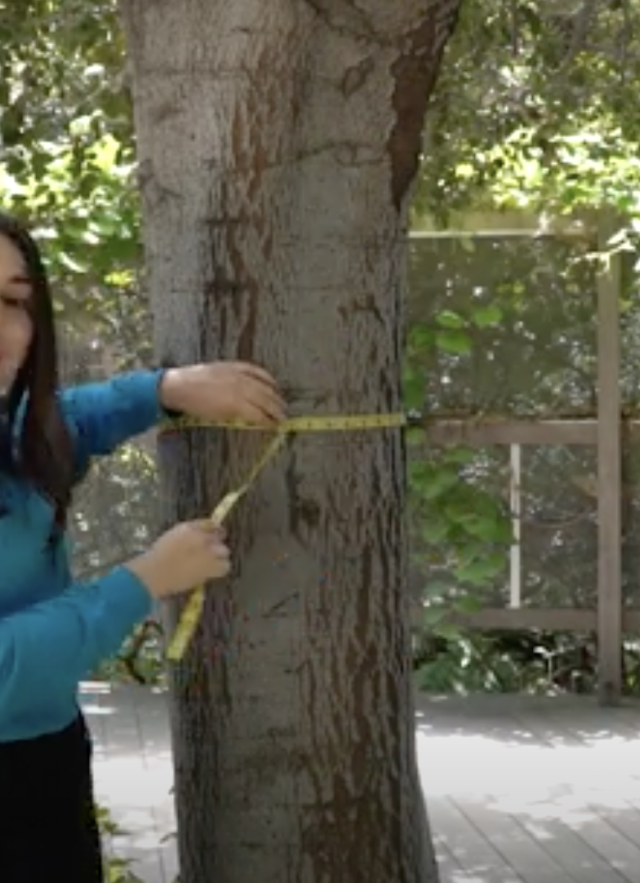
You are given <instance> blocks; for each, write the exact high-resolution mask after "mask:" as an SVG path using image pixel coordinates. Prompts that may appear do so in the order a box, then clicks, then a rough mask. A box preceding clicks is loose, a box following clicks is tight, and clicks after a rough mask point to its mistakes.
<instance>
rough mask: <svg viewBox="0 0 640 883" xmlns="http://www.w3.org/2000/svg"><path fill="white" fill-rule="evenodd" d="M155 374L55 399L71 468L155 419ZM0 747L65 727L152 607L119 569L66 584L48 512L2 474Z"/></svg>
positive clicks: (158, 410) (62, 553)
mask: <svg viewBox="0 0 640 883" xmlns="http://www.w3.org/2000/svg"><path fill="white" fill-rule="evenodd" d="M161 376H162V372H161V371H135V372H131V373H129V374H122V375H119V376H116V377H114V378H113V379H112V380H109V381H106V382H104V383H91V384H86V385H83V386H78V387H73V388H70V389H68V390H64V391H62V392H61V394H60V397H61V404H62V410H63V413H64V416H65V419H66V421H67V424H68V426H69V429H70V432H71V436H72V439H73V441H74V445H75V453H76V457H77V462H78V468H79V470H81V471H83V470H84V469H86V467H87V466H88V464H89V462H90V459H91V458H92V457H95V456H100V455H107V454H110V453H111V452H112V451H114V450H115V449H116V448H117V447H118V445H120V444H121V443H123V442H125V441H126V440H127V439H129V438H131V437H133V436H136V435H138V434H140V433H142V432H144V431H145V430H147V429H149V428H150V427H152V426H153V425H155V424H156V423H157V422H158V421H159V419H160V417H161V416H162V415H163V410H162V407H161V403H160V396H159V384H160V379H161ZM0 500H1V501H2V505H3V510H4V514H3V515H2V517H0V742H11V741H15V740H19V739H30V738H33V737H36V736H40V735H43V734H46V733H53V732H56V731H58V730H61V729H63V728H64V727H65V726H67V725H68V724H70V723H71V722H72V720H73V719H74V717H75V716H76V715H77V713H78V706H77V691H78V686H79V682H80V680H81V679H82V678H83V677H86V676H87V674H88V673H89V672H90V671H91V670H93V669H95V667H96V666H97V665H98V664H99V663H100V662H101V661H102V660H104V659H105V658H107V657H109V656H111V655H112V654H113V653H115V652H117V650H118V649H119V648H120V646H121V644H122V642H123V641H124V639H125V638H126V637H127V635H128V634H129V632H130V630H131V629H132V628H133V627H134V626H135V625H136V623H138V622H139V621H141V620H142V619H144V617H145V616H147V615H148V613H149V611H150V607H151V599H150V597H149V594H148V592H147V591H146V589H145V587H144V586H143V585H142V583H141V582H140V581H139V580H138V578H137V577H136V576H134V574H133V573H132V572H131V571H129V570H127V569H126V568H124V567H117V568H115V569H114V570H112V571H111V572H110V573H108V574H107V575H106V576H104V577H103V578H101V579H95V580H92V581H90V582H86V583H73V581H72V579H71V575H70V574H71V572H70V567H69V561H68V558H67V552H66V549H65V544H64V543H59V544H58V546H57V548H56V550H55V555H54V554H52V550H51V544H50V542H49V538H50V535H51V528H52V525H53V510H52V507H51V506H50V505H49V503H48V502H47V501H46V500H44V499H43V498H42V497H41V496H40V495H39V494H37V493H36V492H35V491H34V490H33V488H32V487H30V486H29V485H28V484H26V483H25V482H24V481H22V480H18V479H16V478H15V477H12V476H9V475H3V474H0Z"/></svg>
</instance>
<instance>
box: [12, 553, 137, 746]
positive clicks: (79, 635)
mask: <svg viewBox="0 0 640 883" xmlns="http://www.w3.org/2000/svg"><path fill="white" fill-rule="evenodd" d="M150 607H151V596H150V594H149V592H148V591H147V589H146V588H145V585H144V584H143V582H142V581H141V579H140V578H139V577H138V576H136V575H135V574H134V573H133V572H132V571H131V570H129V569H128V568H127V567H118V568H116V569H115V570H113V571H112V572H111V573H109V574H108V575H107V576H105V577H104V578H103V579H99V580H96V581H95V582H92V583H90V584H89V585H87V584H82V585H80V584H77V585H73V586H71V587H70V588H69V589H68V590H67V591H66V592H64V594H62V595H60V596H58V597H57V598H53V599H51V600H49V601H43V602H41V603H40V604H35V605H33V606H32V607H29V608H27V609H25V610H23V611H20V612H19V613H15V614H12V615H11V616H7V617H6V618H4V619H1V620H0V739H1V737H2V724H3V721H6V720H13V719H15V718H16V717H22V716H23V715H29V714H30V713H31V714H33V712H34V710H36V713H37V709H38V708H39V707H46V706H47V705H48V704H50V702H51V700H52V697H55V696H59V695H60V694H61V693H62V694H67V693H68V692H69V691H73V690H75V689H77V685H78V682H79V681H80V680H81V679H82V678H83V677H86V675H87V674H88V673H89V672H90V671H92V670H93V669H94V668H95V667H96V666H97V665H98V664H99V663H100V662H102V661H103V660H104V659H105V658H107V657H109V656H110V655H112V654H113V653H116V652H117V651H118V650H119V648H120V646H121V645H122V643H123V641H124V640H125V638H126V637H127V635H128V634H129V633H130V631H131V629H132V628H133V626H134V625H136V623H138V622H140V621H141V620H142V619H144V617H145V616H147V615H148V613H149V611H150Z"/></svg>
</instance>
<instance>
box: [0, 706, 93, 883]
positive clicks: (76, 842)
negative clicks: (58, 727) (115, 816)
mask: <svg viewBox="0 0 640 883" xmlns="http://www.w3.org/2000/svg"><path fill="white" fill-rule="evenodd" d="M0 881H1V883H52V881H55V883H103V868H102V855H101V849H100V837H99V834H98V827H97V823H96V818H95V812H94V803H93V779H92V774H91V738H90V736H89V733H88V731H87V727H86V724H85V721H84V718H83V717H82V715H79V716H78V718H77V719H76V720H75V721H74V722H73V723H72V724H71V726H69V727H67V728H66V729H64V730H62V731H60V732H59V733H52V734H51V735H47V736H40V737H39V738H37V739H27V740H24V741H20V742H7V743H3V744H0Z"/></svg>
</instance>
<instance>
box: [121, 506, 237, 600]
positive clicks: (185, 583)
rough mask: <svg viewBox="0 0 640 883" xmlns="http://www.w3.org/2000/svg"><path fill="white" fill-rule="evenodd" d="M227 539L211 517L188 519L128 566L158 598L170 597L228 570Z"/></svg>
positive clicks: (229, 564) (217, 576) (220, 576)
mask: <svg viewBox="0 0 640 883" xmlns="http://www.w3.org/2000/svg"><path fill="white" fill-rule="evenodd" d="M224 539H225V534H224V531H223V529H222V528H220V527H218V526H217V525H215V524H214V523H213V522H212V521H211V520H206V521H204V520H201V521H186V522H183V523H181V524H177V525H176V526H175V527H172V528H171V529H170V530H168V531H167V532H166V533H164V534H163V535H162V536H161V537H160V538H159V539H158V540H156V542H155V543H154V544H153V545H152V546H151V548H150V549H149V551H148V552H145V553H144V554H143V555H140V556H138V557H137V558H134V559H133V560H132V561H129V562H128V563H127V564H126V565H125V566H126V567H127V568H128V569H129V570H131V571H132V572H133V573H134V574H135V575H136V576H137V577H138V579H140V580H141V581H142V582H143V583H144V585H145V586H146V587H147V589H148V590H149V593H150V594H151V595H153V596H154V597H155V598H168V597H170V596H171V595H177V594H180V593H181V592H187V591H189V590H190V589H194V588H195V587H196V586H199V585H201V584H202V583H204V582H207V580H210V579H220V578H222V577H224V576H226V575H227V574H228V573H229V570H230V569H231V556H230V553H229V548H228V547H227V545H226V544H225V542H224Z"/></svg>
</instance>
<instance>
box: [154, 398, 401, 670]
mask: <svg viewBox="0 0 640 883" xmlns="http://www.w3.org/2000/svg"><path fill="white" fill-rule="evenodd" d="M416 417H417V415H412V414H404V413H398V414H361V415H358V414H354V415H348V416H344V417H341V416H333V417H332V416H327V417H321V416H318V417H292V418H291V419H289V420H285V421H284V422H283V423H281V424H280V425H279V426H278V428H277V429H275V430H265V428H264V427H261V426H255V425H253V424H248V423H238V422H234V423H205V422H203V421H199V420H194V419H191V418H188V417H184V418H179V419H177V420H172V421H171V422H170V423H168V424H165V426H164V427H163V431H165V432H171V431H172V430H179V429H198V428H204V427H216V428H221V429H239V430H260V431H262V432H270V433H273V432H275V433H276V435H275V437H274V438H273V439H272V440H271V442H270V443H269V445H268V446H267V447H266V449H265V450H264V451H263V453H262V454H261V455H260V457H258V459H257V460H256V462H255V463H254V465H253V466H252V468H251V469H250V471H249V475H248V476H247V478H246V479H245V481H244V482H243V483H242V484H241V485H240V487H238V488H236V490H234V491H230V492H229V493H228V494H227V495H226V496H225V497H223V498H222V500H221V501H220V502H219V503H218V505H217V506H216V508H215V509H214V510H213V512H212V514H211V520H212V521H214V522H215V523H216V524H220V525H221V524H222V523H223V522H224V520H225V519H226V518H227V516H228V515H229V513H230V512H231V510H232V509H233V507H234V506H235V505H236V503H237V502H238V501H239V500H240V499H241V498H242V497H243V496H244V495H245V494H246V493H247V491H249V489H250V488H251V486H252V485H253V483H254V481H255V480H256V478H257V477H258V476H259V475H260V473H261V472H262V470H263V469H264V467H265V466H266V465H267V463H268V462H269V461H270V460H271V459H272V457H274V456H275V454H276V453H277V452H278V451H279V450H280V448H281V447H282V445H283V444H284V441H285V439H286V437H287V435H292V434H296V433H299V432H336V431H354V430H359V429H389V428H398V427H404V426H409V425H410V424H411V423H412V422H414V421H415V420H416ZM204 600H205V592H204V586H199V587H198V588H197V589H196V590H195V591H194V592H193V594H192V595H191V597H190V598H189V600H188V601H187V603H186V604H185V606H184V609H183V611H182V614H181V616H180V620H179V622H178V625H177V627H176V631H175V634H174V636H173V638H172V640H171V643H170V644H169V648H168V650H167V658H168V659H170V660H171V661H172V662H179V661H180V659H182V657H183V656H184V653H185V650H186V649H187V647H188V646H189V642H190V641H191V639H192V637H193V635H194V633H195V631H196V629H197V627H198V624H199V622H200V619H201V618H202V612H203V610H204Z"/></svg>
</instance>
